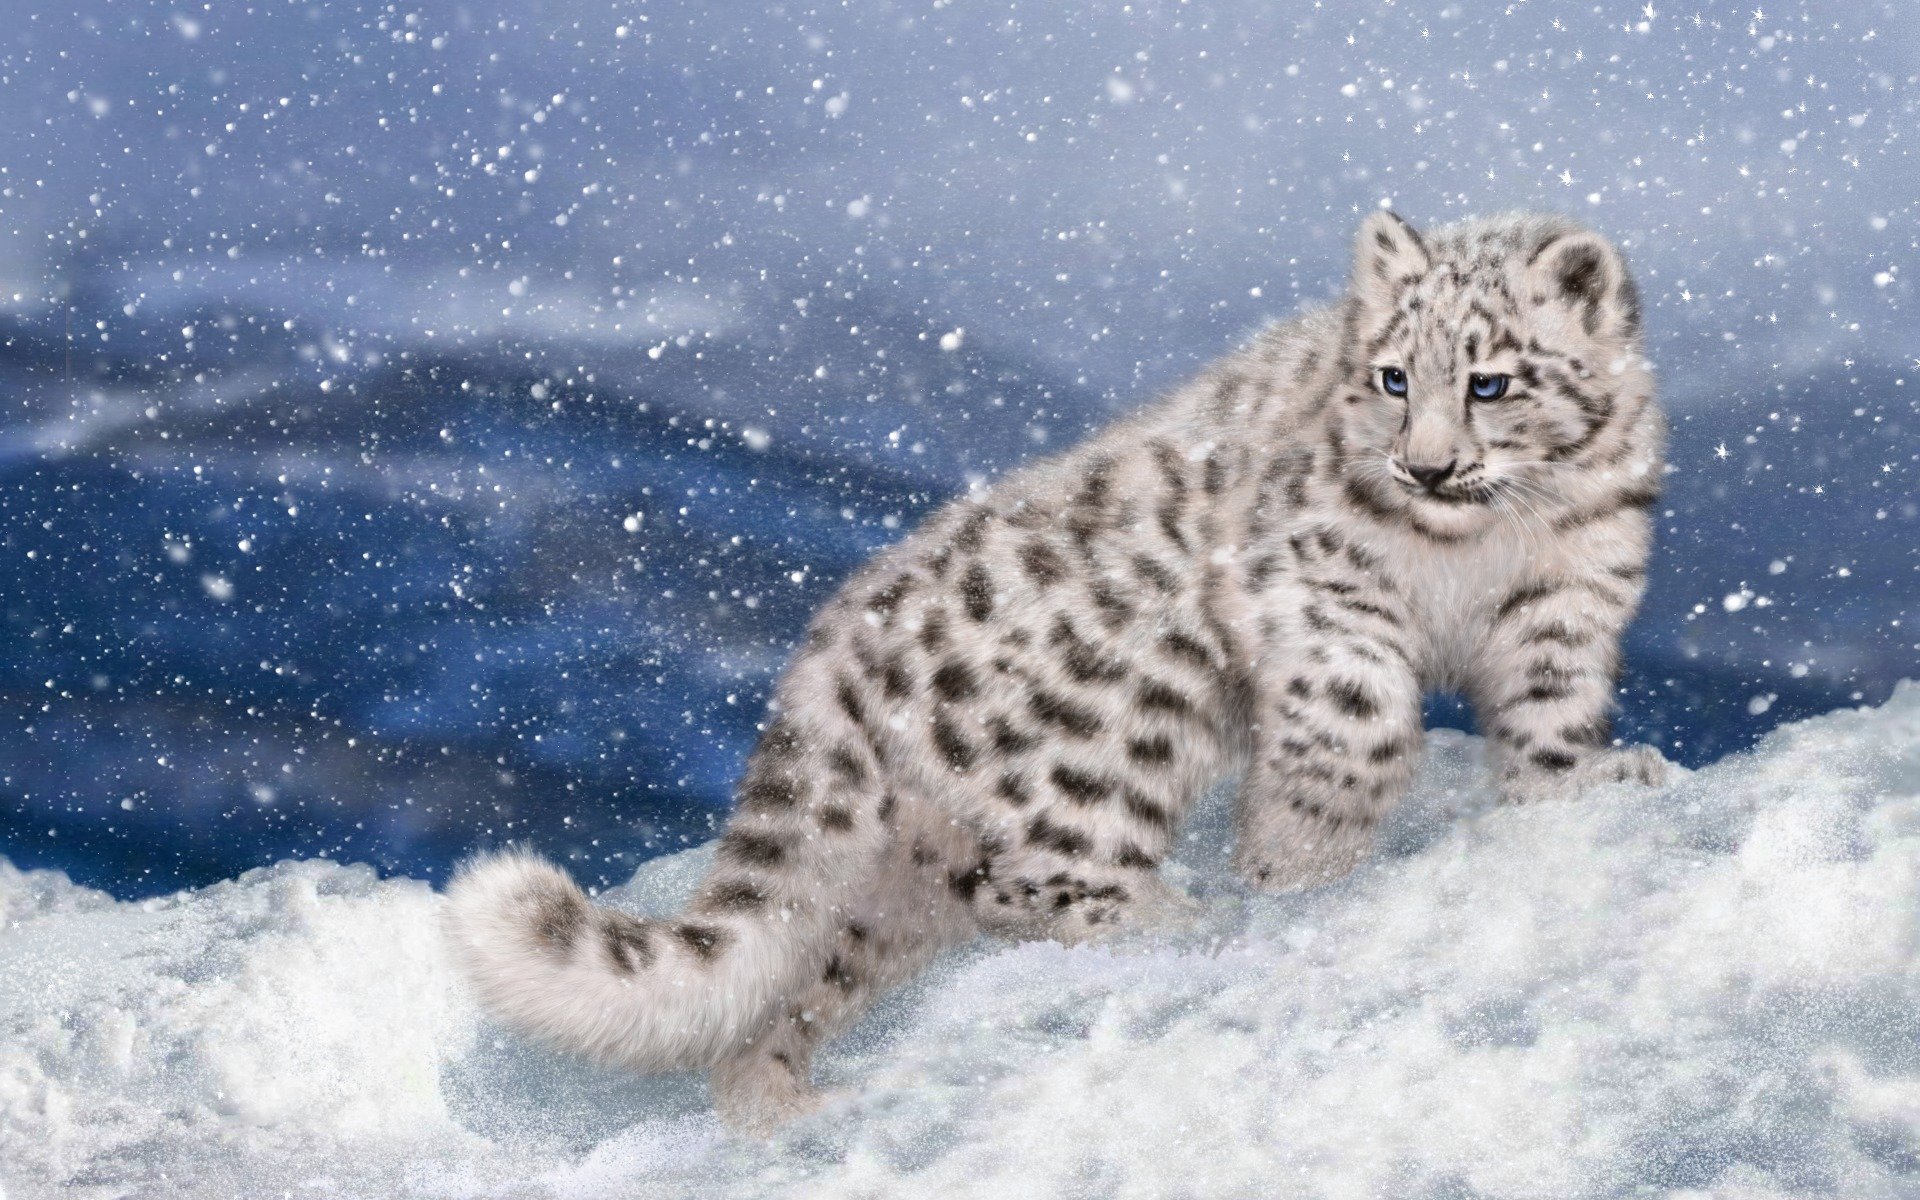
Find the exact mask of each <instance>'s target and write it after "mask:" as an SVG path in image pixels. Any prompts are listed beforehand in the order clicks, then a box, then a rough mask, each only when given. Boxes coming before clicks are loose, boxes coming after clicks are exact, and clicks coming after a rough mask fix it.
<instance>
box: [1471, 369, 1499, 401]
mask: <svg viewBox="0 0 1920 1200" xmlns="http://www.w3.org/2000/svg"><path fill="white" fill-rule="evenodd" d="M1467 390H1468V391H1469V392H1471V393H1472V394H1473V398H1474V399H1475V400H1498V399H1499V398H1500V397H1502V396H1504V395H1506V394H1507V377H1506V376H1505V375H1469V376H1467Z"/></svg>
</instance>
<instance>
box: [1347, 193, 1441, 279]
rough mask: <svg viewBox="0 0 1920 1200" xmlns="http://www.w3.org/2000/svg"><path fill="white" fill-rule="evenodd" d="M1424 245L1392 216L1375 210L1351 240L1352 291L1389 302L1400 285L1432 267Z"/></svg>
mask: <svg viewBox="0 0 1920 1200" xmlns="http://www.w3.org/2000/svg"><path fill="white" fill-rule="evenodd" d="M1432 265H1433V264H1432V260H1431V259H1429V258H1428V257H1427V244H1426V243H1425V242H1423V241H1421V240H1420V235H1419V234H1418V233H1415V232H1414V229H1413V226H1411V225H1409V224H1407V223H1406V222H1405V221H1403V220H1401V219H1400V217H1399V215H1398V214H1396V213H1392V212H1388V211H1387V210H1386V209H1384V208H1382V209H1377V210H1375V211H1374V212H1372V213H1370V214H1368V216H1367V219H1366V220H1364V221H1362V222H1360V232H1359V233H1357V234H1355V235H1354V239H1353V288H1354V291H1356V292H1358V293H1360V294H1361V295H1363V296H1368V297H1371V298H1375V299H1381V300H1385V299H1391V298H1392V297H1393V296H1394V295H1395V294H1396V293H1398V292H1399V290H1400V287H1401V285H1402V284H1404V283H1406V282H1407V281H1408V280H1410V279H1418V278H1419V277H1420V276H1422V275H1425V274H1426V273H1427V269H1428V268H1429V267H1430V266H1432Z"/></svg>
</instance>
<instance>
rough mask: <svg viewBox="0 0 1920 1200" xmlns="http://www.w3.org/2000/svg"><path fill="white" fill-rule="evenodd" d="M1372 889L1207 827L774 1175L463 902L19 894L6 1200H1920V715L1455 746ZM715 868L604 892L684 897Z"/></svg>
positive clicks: (987, 963) (250, 881)
mask: <svg viewBox="0 0 1920 1200" xmlns="http://www.w3.org/2000/svg"><path fill="white" fill-rule="evenodd" d="M1429 748H1430V753H1429V755H1428V760H1427V763H1426V766H1425V768H1424V769H1423V771H1422V773H1421V776H1420V779H1419V782H1418V784H1417V787H1416V790H1415V793H1414V794H1413V796H1412V797H1411V798H1410V800H1409V802H1408V803H1407V805H1406V806H1405V808H1404V809H1403V810H1402V812H1401V813H1400V814H1399V816H1398V818H1397V819H1396V820H1395V822H1394V823H1393V824H1392V825H1391V827H1390V828H1389V829H1388V830H1387V831H1386V834H1385V837H1384V839H1383V841H1382V844H1381V847H1380V851H1379V853H1378V854H1377V855H1376V857H1375V858H1374V859H1373V860H1372V861H1370V862H1369V863H1367V864H1366V865H1365V866H1364V867H1363V868H1362V869H1361V870H1360V871H1358V872H1357V873H1356V874H1355V875H1354V876H1353V877H1352V878H1350V879H1348V880H1346V881H1344V882H1343V883H1341V884H1339V885H1337V886H1334V887H1330V888H1326V889H1322V890H1320V891H1317V892H1313V893H1309V894H1305V895H1300V896H1295V897H1291V898H1287V899H1282V900H1273V899H1267V898H1261V897H1258V896H1254V895H1251V894H1249V893H1248V892H1246V891H1245V890H1243V889H1241V888H1240V887H1239V886H1238V885H1237V884H1236V883H1235V882H1234V881H1233V879H1232V878H1231V876H1230V875H1229V874H1228V873H1227V871H1226V870H1225V867H1224V853H1223V852H1224V848H1225V841H1226V835H1227V831H1226V823H1225V815H1224V812H1223V806H1222V804H1221V803H1220V802H1219V801H1217V800H1216V801H1215V802H1214V803H1213V804H1212V805H1211V806H1210V807H1209V808H1208V809H1207V810H1206V811H1205V812H1203V813H1202V814H1201V816H1200V818H1199V820H1198V821H1197V822H1196V823H1195V825H1194V826H1193V828H1192V830H1191V832H1190V836H1189V837H1188V839H1187V846H1186V854H1185V856H1184V859H1183V861H1182V862H1181V863H1179V864H1177V865H1176V866H1175V867H1174V868H1173V870H1174V871H1175V872H1176V873H1177V874H1178V875H1179V876H1180V877H1181V882H1182V883H1183V884H1185V885H1186V886H1187V887H1189V888H1190V889H1191V890H1193V891H1194V892H1195V893H1196V894H1197V895H1199V896H1200V897H1201V898H1202V899H1203V900H1204V901H1205V902H1206V916H1205V918H1204V919H1203V921H1202V923H1201V924H1200V925H1199V926H1197V927H1195V928H1193V929H1191V930H1188V931H1186V932H1183V933H1182V934H1180V935H1179V936H1177V937H1175V938H1172V939H1165V938H1163V939H1160V940H1156V941H1137V942H1131V943H1125V944H1121V945H1118V946H1113V947H1108V948H1092V949H1090V948H1078V949H1065V948H1062V947H1059V946H1056V945H1051V944H1031V945H1021V946H1001V945H992V944H985V943H983V944H981V945H979V946H977V947H975V948H974V949H972V950H969V951H967V952H965V953H963V954H959V955H955V956H952V957H950V958H949V959H947V960H944V961H943V962H942V963H940V964H939V965H938V966H936V968H935V969H934V971H933V972H931V973H930V974H929V975H928V976H927V977H926V978H925V979H923V980H922V981H921V982H920V983H918V984H917V985H915V986H914V987H912V988H910V989H908V990H906V991H904V992H902V993H899V994H897V995H895V996H894V997H892V998H891V999H890V1000H889V1001H888V1002H886V1003H884V1004H883V1005H882V1006H881V1007H880V1008H879V1009H878V1010H877V1011H876V1012H875V1013H874V1015H873V1016H872V1018H871V1019H870V1020H869V1021H868V1022H867V1023H866V1024H865V1025H863V1026H862V1027H861V1028H860V1029H859V1030H858V1031H857V1032H856V1033H855V1035H854V1036H853V1037H852V1038H851V1039H850V1040H849V1041H847V1042H845V1043H843V1044H841V1045H840V1046H839V1047H837V1048H836V1049H834V1050H833V1051H832V1052H831V1053H830V1054H828V1055H826V1056H825V1057H824V1058H823V1063H822V1068H823V1072H824V1074H825V1077H826V1081H827V1082H828V1083H829V1084H831V1085H833V1086H836V1087H838V1088H840V1089H843V1091H842V1094H841V1096H840V1098H839V1099H838V1101H837V1102H836V1103H835V1105H834V1106H833V1107H832V1108H831V1109H830V1110H829V1111H828V1112H827V1113H825V1114H824V1115H822V1116H820V1117H818V1118H816V1119H814V1120H811V1121H810V1122H807V1123H805V1124H803V1125H801V1126H798V1127H796V1128H794V1129H792V1130H790V1131H789V1132H788V1133H787V1134H785V1135H784V1136H783V1137H782V1138H781V1139H780V1140H778V1141H776V1142H774V1143H772V1144H765V1145H762V1144H752V1143H743V1142H740V1141H737V1140H734V1139H732V1138H730V1137H729V1136H728V1135H727V1134H725V1133H724V1132H723V1131H722V1130H721V1129H720V1128H719V1127H718V1125H717V1124H716V1122H715V1121H714V1119H713V1117H712V1115H711V1113H710V1112H709V1111H708V1109H707V1108H706V1103H705V1095H704V1087H703V1085H702V1084H701V1083H700V1081H698V1080H697V1079H694V1078H691V1077H668V1078H662V1079H651V1080H634V1079H630V1078H627V1077H624V1076H621V1075H618V1074H614V1073H611V1072H602V1071H598V1070H595V1069H592V1068H587V1067H583V1066H581V1065H579V1064H576V1063H570V1062H566V1061H563V1060H559V1059H556V1058H554V1057H553V1056H551V1055H549V1054H547V1053H545V1052H543V1051H541V1050H538V1049H536V1048H533V1047H530V1046H527V1045H524V1044H522V1043H520V1042H518V1041H517V1040H515V1039H513V1038H512V1037H511V1036H510V1035H508V1034H506V1033H505V1032H504V1031H502V1030H500V1029H498V1028H496V1027H493V1026H491V1025H489V1024H488V1023H487V1022H486V1021H484V1020H483V1019H481V1018H480V1017H479V1016H478V1014H477V1013H476V1011H475V1009H474V1008H473V1005H472V1003H471V1000H470V999H469V998H468V997H466V996H465V995H464V994H463V993H462V992H461V990H460V988H459V987H458V986H457V985H456V983H455V981H454V980H453V978H452V977H451V975H450V973H449V970H448V966H447V963H446V961H445V960H444V958H443V956H442V954H441V950H440V947H439V945H438V942H437V940H436V930H435V913H436V908H437V905H438V903H439V901H438V898H437V897H436V896H435V895H434V894H433V893H432V892H431V891H430V890H429V889H428V888H427V887H426V886H425V885H424V884H421V883H419V882H415V881H409V880H384V881H383V880H380V879H378V878H376V876H375V875H374V873H373V872H372V871H371V870H370V869H368V868H365V867H357V866H338V865H335V864H332V863H327V862H286V863H282V864H280V865H279V866H276V867H273V868H271V869H267V870H260V871H253V872H250V873H248V874H246V875H244V876H242V877H240V878H238V879H235V880H232V881H229V882H226V883H221V884H219V885H216V886H213V887H209V888H206V889H203V890H199V891H193V892H185V893H181V894H179V895H176V896H173V897H170V898H167V899H163V900H155V901H147V902H143V903H127V904H123V903H116V902H114V901H113V900H111V899H110V898H108V897H106V896H105V895H103V894H101V893H97V892H93V891H90V890H87V889H84V888H80V887H76V886H74V885H72V884H71V883H69V882H68V881H67V880H66V879H65V877H64V876H61V875H59V874H57V873H49V872H33V873H22V872H19V871H17V870H14V869H13V868H11V867H8V866H6V865H5V864H4V863H0V1194H3V1195H4V1197H5V1198H6V1200H23V1198H27V1197H41V1196H55V1195H58V1196H61V1197H63V1198H68V1197H122V1196H128V1197H147V1196H155V1197H158V1196H167V1197H214V1196H248V1197H251V1196H269V1195H271V1196H281V1195H289V1196H296V1197H302V1196H347V1197H370V1198H386V1197H399V1196H425V1197H442V1196H444V1197H494V1196H502V1197H504V1196H513V1197H600V1196H608V1197H611V1196H621V1197H630V1196H662V1197H667V1196H673V1197H678V1196H704V1195H714V1196H729V1197H739V1196H777V1195H778V1196H784V1195H794V1196H802V1195H804V1196H821V1197H826V1196H849V1197H852V1196H862V1197H866V1196H916V1197H917V1196H946V1195H953V1196H961V1195H1005V1196H1014V1195H1018V1196H1043V1195H1044V1196H1089V1197H1094V1196H1100V1197H1105V1196H1142V1197H1146V1196H1152V1197H1164V1196H1206V1197H1230V1196H1249V1197H1252V1196H1276V1195H1286V1196H1315V1197H1319V1196H1325V1197H1365V1196H1394V1197H1434V1198H1436V1200H1437V1198H1439V1197H1469V1196H1474V1197H1532V1196H1540V1197H1549V1196H1550V1197H1586V1196H1615V1195H1638V1194H1646V1193H1648V1192H1653V1193H1659V1194H1686V1193H1688V1192H1695V1193H1698V1194H1702V1195H1704V1194H1707V1193H1709V1192H1710V1193H1711V1194H1713V1195H1716V1196H1745V1197H1762V1196H1789V1195H1794V1196H1798V1195H1806V1194H1809V1193H1832V1194H1840V1195H1846V1196H1850V1197H1894V1196H1914V1195H1917V1194H1920V953H1917V950H1920V947H1917V946H1916V912H1917V911H1920V909H1917V904H1916V902H1917V901H1920V686H1917V685H1915V684H1911V683H1909V684H1905V685H1902V686H1901V688H1900V689H1899V690H1898V691H1896V693H1895V694H1894V696H1893V698H1892V699H1891V700H1889V701H1888V702H1887V703H1886V704H1885V705H1884V706H1882V707H1880V708H1877V709H1862V710H1857V711H1845V712H1837V713H1833V714H1830V715H1828V716H1825V717H1820V718H1817V719H1814V720H1810V721H1805V722H1801V723H1799V724H1796V725H1791V726H1787V727H1784V728H1782V729H1781V730H1779V731H1778V732H1776V733H1775V734H1773V735H1772V736H1770V737H1769V738H1768V739H1767V740H1766V741H1765V742H1764V743H1763V744H1762V745H1761V746H1760V747H1759V748H1758V750H1756V751H1755V752H1753V753H1750V754H1746V755H1741V756H1738V757H1735V758H1731V759H1727V760H1725V761H1722V762H1720V763H1717V764H1714V765H1712V766H1709V767H1707V768H1705V769H1702V770H1700V771H1698V772H1695V773H1692V774H1687V775H1684V776H1683V777H1681V778H1680V779H1678V780H1677V782H1675V783H1674V784H1673V785H1672V786H1670V787H1668V788H1666V789H1664V790H1661V791H1658V792H1652V791H1630V790H1626V789H1616V790H1613V791H1610V792H1606V793H1602V794H1599V795H1596V796H1593V797H1591V798H1589V799H1587V800H1584V801H1582V802H1579V803H1572V804H1555V805H1543V806H1537V807H1532V808H1522V809H1507V808H1498V807H1495V806H1493V805H1492V804H1491V803H1490V798H1489V797H1488V795H1487V794H1486V792H1485V791H1484V788H1483V784H1484V773H1483V770H1482V765H1481V762H1480V755H1481V747H1480V744H1479V743H1478V742H1477V741H1475V740H1474V739H1472V738H1468V737H1465V736H1463V735H1459V734H1454V733H1448V732H1438V733H1435V734H1433V735H1431V737H1430V747H1429ZM703 855H704V851H695V852H692V853H688V854H682V855H678V856H675V857H672V858H667V859H661V860H656V861H655V862H653V863H650V864H648V865H647V866H646V867H645V868H644V869H643V870H642V871H641V872H640V873H639V874H638V875H637V876H636V878H635V880H634V881H633V883H631V884H630V885H628V886H627V887H625V888H622V889H619V891H618V892H616V893H615V894H614V895H613V899H614V900H615V902H617V903H621V904H624V905H627V906H629V907H632V908H634V909H635V910H636V911H638V910H646V909H658V908H662V907H665V906H668V905H671V904H672V903H673V902H674V901H675V900H676V899H677V898H678V897H679V896H680V895H682V894H683V893H684V892H685V891H686V890H687V888H688V887H689V886H690V884H691V881H692V879H693V878H694V876H695V874H696V873H697V871H698V869H699V866H700V864H701V860H702V858H703Z"/></svg>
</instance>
